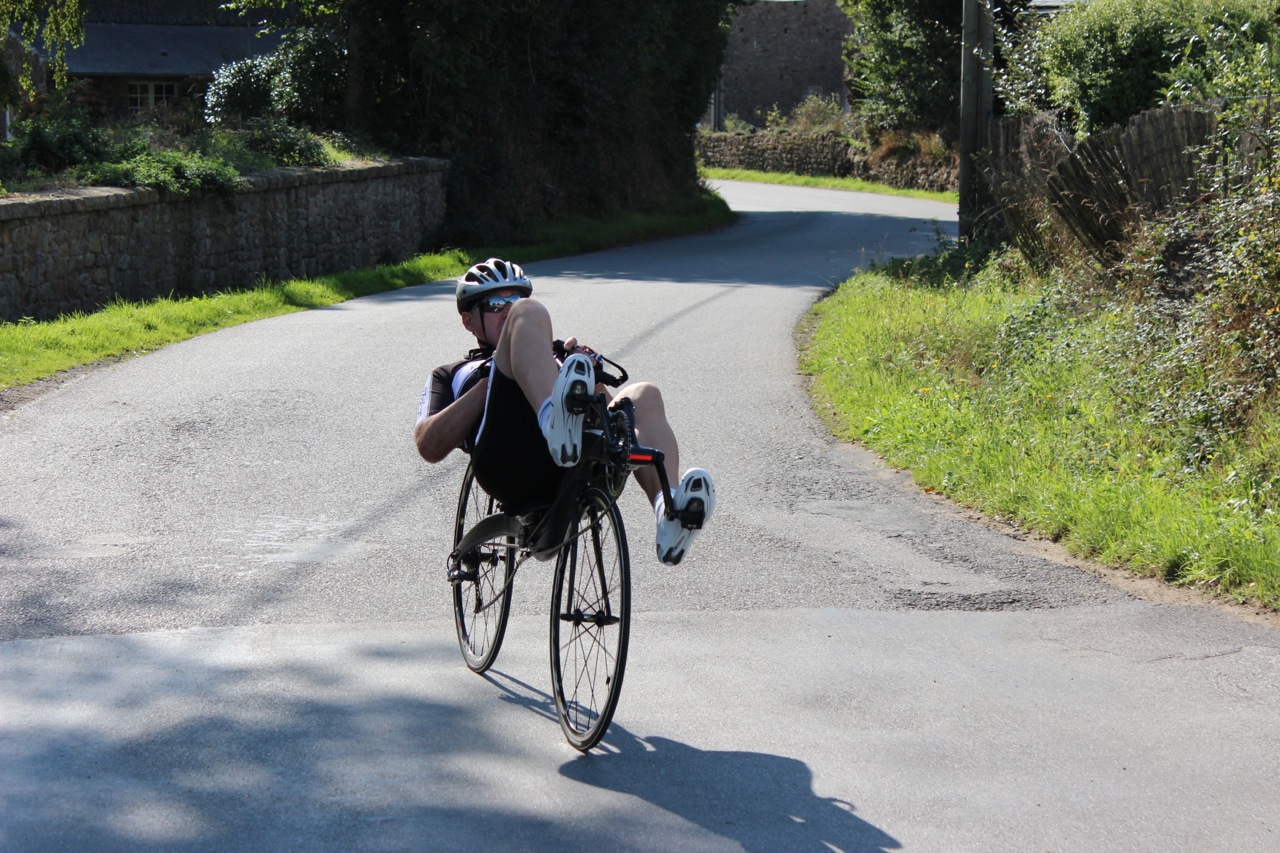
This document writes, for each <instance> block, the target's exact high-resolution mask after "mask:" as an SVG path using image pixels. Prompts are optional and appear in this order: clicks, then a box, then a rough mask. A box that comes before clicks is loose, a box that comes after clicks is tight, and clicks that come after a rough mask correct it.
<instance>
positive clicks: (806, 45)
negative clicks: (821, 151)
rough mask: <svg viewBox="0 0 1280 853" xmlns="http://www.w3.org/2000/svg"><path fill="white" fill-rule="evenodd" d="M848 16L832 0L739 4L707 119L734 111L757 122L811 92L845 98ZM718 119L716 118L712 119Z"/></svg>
mask: <svg viewBox="0 0 1280 853" xmlns="http://www.w3.org/2000/svg"><path fill="white" fill-rule="evenodd" d="M850 34H851V28H850V21H849V19H848V17H847V16H846V15H845V14H844V12H842V11H841V10H840V7H839V6H838V5H837V3H836V0H756V2H754V3H748V4H746V5H743V6H740V7H739V8H738V11H737V14H736V16H735V18H734V21H733V24H732V30H731V31H730V34H729V45H728V49H727V50H726V52H725V59H724V63H723V64H722V65H721V67H720V85H719V87H718V89H717V92H716V96H715V102H714V103H713V107H712V114H711V115H710V116H709V117H708V118H709V120H711V121H715V122H716V125H717V126H720V124H721V123H722V121H723V118H724V116H727V115H730V114H732V115H736V116H738V117H739V118H742V119H745V120H747V121H750V122H751V123H753V124H756V125H762V124H763V123H764V117H765V114H766V113H767V112H768V111H769V110H770V109H771V108H773V107H775V106H776V107H777V108H778V109H779V110H781V111H782V112H783V113H787V112H790V111H791V109H792V108H793V107H795V105H796V104H798V103H800V102H801V101H803V100H804V99H805V98H807V97H808V96H810V95H824V96H825V95H834V96H836V97H839V98H840V99H841V100H842V101H843V100H844V99H845V87H844V61H843V58H842V53H843V47H844V41H845V39H846V38H848V36H849V35H850ZM717 119H718V120H717Z"/></svg>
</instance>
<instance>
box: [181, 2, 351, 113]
mask: <svg viewBox="0 0 1280 853" xmlns="http://www.w3.org/2000/svg"><path fill="white" fill-rule="evenodd" d="M345 81H346V52H345V50H344V49H343V47H342V45H341V44H339V43H338V41H337V39H336V38H335V37H334V36H333V35H331V34H327V33H325V32H323V31H321V30H318V29H314V28H306V27H304V28H302V29H299V30H296V31H294V32H291V33H290V34H289V35H287V36H286V37H285V38H284V40H283V41H282V42H281V43H280V45H279V46H278V47H277V48H276V49H275V50H274V51H272V52H271V53H269V54H266V55H264V56H258V57H253V58H250V59H242V60H240V61H238V62H232V63H229V64H227V65H224V66H222V67H221V68H219V69H218V70H217V71H216V72H215V73H214V77H213V83H212V84H210V86H209V91H208V93H207V94H206V95H205V104H206V114H207V116H208V119H209V121H211V122H215V123H218V124H227V125H233V126H234V125H240V124H244V123H245V122H247V121H249V120H250V119H267V118H274V119H282V120H284V121H287V122H290V123H292V124H297V125H305V126H307V127H314V128H320V129H333V128H336V127H338V126H339V125H340V124H341V122H342V118H343V116H342V107H343V97H344V94H345V86H346V82H345Z"/></svg>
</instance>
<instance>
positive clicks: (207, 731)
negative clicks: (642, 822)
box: [0, 628, 599, 851]
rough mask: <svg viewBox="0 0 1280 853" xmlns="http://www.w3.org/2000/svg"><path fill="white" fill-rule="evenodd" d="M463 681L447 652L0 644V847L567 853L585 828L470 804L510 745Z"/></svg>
mask: <svg viewBox="0 0 1280 853" xmlns="http://www.w3.org/2000/svg"><path fill="white" fill-rule="evenodd" d="M254 642H259V643H262V644H263V645H264V647H265V648H270V649H271V651H270V652H269V660H267V661H262V660H259V659H258V657H257V655H255V654H253V653H252V652H251V649H250V647H251V646H252V645H253V643H254ZM446 659H447V662H448V665H446V663H445V661H446ZM424 667H426V668H425V669H424ZM424 676H426V677H428V680H427V681H426V682H424V681H423V679H424ZM468 684H477V685H482V682H480V681H479V680H478V679H475V677H474V676H472V675H471V674H470V673H468V672H466V670H465V669H464V668H463V667H462V666H461V665H460V664H459V663H458V661H457V651H456V647H454V646H453V644H452V643H440V644H431V643H424V642H414V641H409V642H407V643H406V642H405V641H404V640H401V641H400V642H395V641H392V640H387V641H372V642H362V641H360V640H359V639H358V638H357V639H353V638H351V637H348V638H347V639H346V640H342V639H335V640H332V641H325V642H318V641H314V640H313V641H312V642H311V644H310V645H306V646H302V647H297V646H294V644H291V643H290V642H289V633H288V631H287V629H283V628H282V629H281V630H279V631H278V632H277V633H276V634H275V635H274V636H271V635H263V634H254V635H252V636H250V635H245V634H243V633H240V632H235V631H232V632H200V631H197V632H179V633H175V634H157V635H137V636H131V637H92V638H82V639H80V640H56V641H23V642H15V643H7V644H2V645H0V696H3V697H4V707H5V709H6V710H5V714H4V716H3V718H2V719H0V763H2V764H3V766H4V773H3V774H0V803H3V805H2V806H0V849H6V850H86V851H88V850H92V851H101V850H129V851H149V850H165V851H184V850H280V849H299V850H319V849H329V850H343V851H347V850H486V849H509V847H510V845H511V844H512V843H513V839H521V841H520V846H521V847H527V848H535V849H583V847H584V845H586V844H587V843H588V841H589V839H590V838H591V836H592V835H593V834H597V833H598V832H599V828H598V826H596V825H595V824H594V822H588V823H585V824H582V823H577V822H575V821H573V820H565V819H564V818H563V815H562V814H560V813H559V811H558V810H549V811H548V813H547V814H546V815H545V816H543V815H539V814H537V813H530V811H529V810H527V809H523V808H519V807H517V806H514V805H512V803H513V802H514V798H512V797H510V796H506V797H504V796H492V795H489V794H483V795H482V794H480V792H481V791H485V790H492V791H500V790H502V784H501V783H502V781H503V777H502V775H501V768H502V767H503V764H504V761H506V760H508V756H511V755H513V754H518V753H519V749H518V748H513V746H512V744H510V743H507V742H504V741H503V739H502V735H501V734H500V733H497V732H495V731H494V730H493V728H492V726H491V724H489V723H488V722H487V717H486V715H484V714H477V713H476V712H475V709H474V707H473V706H471V705H469V704H468V703H467V701H466V696H465V693H466V689H465V688H466V686H467V685H468ZM418 685H423V686H421V687H419V686H418ZM455 694H464V695H463V696H462V697H461V698H458V699H454V698H452V697H453V696H454V695H455ZM442 697H444V698H442ZM546 734H547V735H548V737H555V738H557V740H558V731H555V730H550V731H548V732H546ZM553 754H558V753H553ZM495 771H496V772H495ZM561 788H562V792H561V795H562V797H563V798H564V799H567V800H572V786H569V785H561Z"/></svg>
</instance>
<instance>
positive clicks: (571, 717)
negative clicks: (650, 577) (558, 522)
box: [551, 489, 631, 752]
mask: <svg viewBox="0 0 1280 853" xmlns="http://www.w3.org/2000/svg"><path fill="white" fill-rule="evenodd" d="M571 532H572V533H573V536H572V537H571V539H570V541H569V543H568V544H566V545H565V546H564V548H563V549H562V550H561V551H560V556H559V558H558V559H557V560H556V577H555V586H554V588H553V592H552V597H551V684H552V689H553V690H554V692H555V697H556V712H557V715H558V716H559V718H560V728H561V729H563V730H564V735H565V737H566V738H567V739H568V740H569V743H570V744H572V745H573V746H574V747H576V748H578V749H580V750H582V751H583V752H586V751H587V750H589V749H591V748H592V747H593V746H595V745H596V744H597V743H599V742H600V739H601V738H602V737H604V733H605V730H606V729H607V728H609V723H610V722H611V721H612V720H613V712H614V710H615V709H616V708H617V706H618V696H619V694H620V693H621V691H622V674H623V672H624V670H625V669H626V665H627V641H628V636H629V633H630V628H631V563H630V558H629V556H628V553H627V534H626V531H625V530H624V529H623V527H622V515H621V513H620V512H619V511H618V507H617V504H615V503H614V502H613V501H612V500H611V499H610V498H609V497H608V496H607V495H606V494H605V493H604V492H602V491H600V490H598V489H590V490H588V491H587V492H586V494H585V495H584V496H583V498H582V500H581V502H580V503H579V511H578V519H577V521H576V522H575V523H574V526H573V530H572V531H571Z"/></svg>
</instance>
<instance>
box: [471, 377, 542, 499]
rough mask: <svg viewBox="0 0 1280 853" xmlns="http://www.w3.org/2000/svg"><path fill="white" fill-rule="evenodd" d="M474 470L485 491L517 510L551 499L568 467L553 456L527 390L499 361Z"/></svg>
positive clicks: (491, 379)
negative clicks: (499, 368)
mask: <svg viewBox="0 0 1280 853" xmlns="http://www.w3.org/2000/svg"><path fill="white" fill-rule="evenodd" d="M471 468H472V471H473V472H474V473H475V477H476V481H477V482H478V483H480V485H481V486H482V487H483V488H484V490H485V491H486V492H488V493H489V494H491V495H493V497H495V498H497V499H498V501H499V502H500V503H501V504H502V508H503V509H504V510H505V511H507V512H509V513H513V514H520V513H522V512H525V511H527V510H530V509H533V508H534V507H537V506H541V505H543V504H549V503H551V499H552V498H553V497H554V496H555V493H556V488H557V486H559V484H560V478H561V475H562V474H563V473H564V471H565V469H563V468H561V467H559V466H558V465H556V463H555V462H554V461H553V460H552V458H551V451H549V450H548V449H547V440H546V439H545V438H544V437H543V435H542V428H541V427H539V426H538V415H537V413H536V412H535V411H534V410H533V407H532V406H530V405H529V401H528V400H527V399H526V398H525V396H524V392H523V391H521V390H520V386H519V385H518V384H516V381H515V380H514V379H511V378H510V377H508V376H506V375H504V374H503V373H502V371H500V370H498V367H497V365H494V367H493V370H491V371H490V372H489V391H488V395H487V397H486V398H485V406H484V419H483V420H482V421H481V424H480V433H479V435H477V436H476V444H475V447H474V448H473V449H472V451H471Z"/></svg>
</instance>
